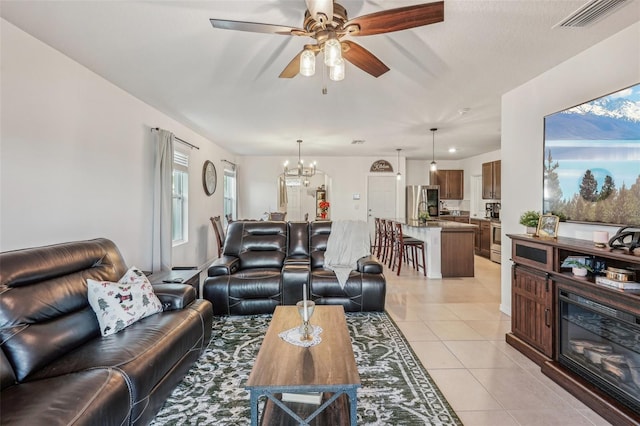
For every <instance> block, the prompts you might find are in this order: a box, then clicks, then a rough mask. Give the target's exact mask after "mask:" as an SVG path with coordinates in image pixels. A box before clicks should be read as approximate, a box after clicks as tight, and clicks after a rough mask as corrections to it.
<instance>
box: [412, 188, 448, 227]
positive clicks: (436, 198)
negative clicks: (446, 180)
mask: <svg viewBox="0 0 640 426" xmlns="http://www.w3.org/2000/svg"><path fill="white" fill-rule="evenodd" d="M406 200H407V220H418V214H419V213H420V212H423V211H427V212H429V216H431V217H438V215H439V214H440V186H439V185H408V186H407V197H406Z"/></svg>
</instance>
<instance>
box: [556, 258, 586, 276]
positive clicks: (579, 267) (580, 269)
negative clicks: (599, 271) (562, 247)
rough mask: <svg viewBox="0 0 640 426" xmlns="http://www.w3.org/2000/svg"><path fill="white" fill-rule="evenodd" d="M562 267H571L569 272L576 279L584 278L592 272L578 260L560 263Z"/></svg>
mask: <svg viewBox="0 0 640 426" xmlns="http://www.w3.org/2000/svg"><path fill="white" fill-rule="evenodd" d="M562 266H563V267H571V272H572V273H573V275H575V276H577V277H586V276H587V274H588V273H589V272H593V268H592V267H591V266H589V265H587V264H586V263H583V262H581V261H579V260H575V259H572V260H566V261H565V262H563V263H562Z"/></svg>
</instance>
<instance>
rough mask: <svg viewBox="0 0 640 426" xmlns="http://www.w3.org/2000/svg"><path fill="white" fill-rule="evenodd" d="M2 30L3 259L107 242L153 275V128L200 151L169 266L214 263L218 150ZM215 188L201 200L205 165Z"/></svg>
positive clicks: (29, 40) (31, 41)
mask: <svg viewBox="0 0 640 426" xmlns="http://www.w3.org/2000/svg"><path fill="white" fill-rule="evenodd" d="M0 24H1V25H0V27H1V43H2V44H1V49H0V50H1V55H2V56H1V60H2V62H1V66H2V69H1V73H2V81H1V105H2V114H1V120H2V121H1V130H0V140H1V143H2V144H1V146H0V149H1V156H0V177H1V182H0V194H1V200H0V201H1V203H0V250H2V251H6V250H12V249H19V248H25V247H33V246H39V245H45V244H54V243H60V242H65V241H73V240H81V239H89V238H96V237H106V238H109V239H111V240H113V241H114V242H115V243H116V244H117V245H118V247H119V248H120V250H121V252H122V254H123V256H124V258H125V260H126V262H127V263H128V264H129V265H136V266H138V267H140V268H142V269H149V268H150V266H151V226H152V224H151V218H152V210H151V208H152V193H153V189H152V188H153V184H152V172H153V150H152V145H151V143H152V135H151V131H150V128H151V127H162V128H165V129H167V130H170V131H172V132H174V133H175V134H176V136H178V137H180V138H181V139H184V140H187V141H189V142H190V143H192V144H194V145H197V146H199V147H200V150H195V149H194V150H191V151H190V160H191V167H190V179H189V198H190V212H189V225H190V226H189V243H188V244H185V245H183V246H180V247H177V248H175V249H174V262H173V263H174V265H176V266H178V265H180V266H185V265H192V266H201V265H202V264H205V263H207V262H208V260H210V259H212V258H214V257H215V255H216V253H217V252H216V244H215V242H214V235H213V230H212V228H211V225H210V224H209V217H210V216H213V215H216V214H221V213H222V189H221V188H222V174H223V172H222V170H223V163H221V162H220V159H221V158H226V159H229V160H232V161H233V159H234V158H233V157H231V156H230V155H229V153H228V152H225V151H223V150H221V149H220V148H219V147H217V146H216V145H215V144H213V143H211V142H209V141H208V140H206V139H204V138H203V137H201V136H199V135H198V134H196V133H194V132H193V131H191V130H190V129H188V128H187V127H185V126H183V125H181V124H180V123H178V122H176V121H175V120H172V119H170V118H169V117H167V116H166V115H164V114H162V113H160V112H159V111H157V110H155V109H154V108H151V107H150V106H149V105H147V104H145V103H143V102H141V101H140V100H138V99H137V98H134V97H133V96H131V95H130V94H128V93H126V92H124V91H123V90H121V89H119V88H118V87H116V86H114V85H113V84H111V83H109V82H108V81H106V80H105V79H103V78H102V77H100V76H98V75H96V74H94V73H93V72H91V71H90V70H88V69H87V68H85V67H83V66H82V65H80V64H78V63H77V62H74V61H73V60H71V59H70V58H68V57H66V56H64V55H62V54H60V53H59V52H58V51H56V50H54V49H52V48H50V47H49V46H47V45H45V44H43V43H42V42H40V41H38V40H36V39H35V38H33V37H32V36H30V35H28V34H26V33H24V32H23V31H22V30H20V29H18V28H17V27H15V26H14V25H12V24H10V23H9V22H7V21H5V20H2V21H1V23H0ZM207 159H209V160H212V161H213V162H214V164H215V166H216V168H217V170H218V178H219V181H218V189H217V190H216V192H215V194H214V195H213V196H212V197H207V196H206V195H205V194H204V191H203V189H202V183H201V182H202V165H203V163H204V161H205V160H207Z"/></svg>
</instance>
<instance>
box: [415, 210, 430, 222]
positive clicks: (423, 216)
mask: <svg viewBox="0 0 640 426" xmlns="http://www.w3.org/2000/svg"><path fill="white" fill-rule="evenodd" d="M418 219H419V220H420V223H426V222H427V221H428V220H429V219H431V216H430V215H429V212H428V211H426V210H423V211H421V212H420V213H418Z"/></svg>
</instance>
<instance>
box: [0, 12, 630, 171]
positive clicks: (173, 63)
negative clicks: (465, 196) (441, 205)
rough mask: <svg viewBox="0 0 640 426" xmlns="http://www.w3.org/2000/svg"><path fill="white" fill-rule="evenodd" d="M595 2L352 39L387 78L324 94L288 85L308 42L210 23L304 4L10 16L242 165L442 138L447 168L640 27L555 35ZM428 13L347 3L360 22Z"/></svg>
mask: <svg viewBox="0 0 640 426" xmlns="http://www.w3.org/2000/svg"><path fill="white" fill-rule="evenodd" d="M585 1H586V0H578V1H573V0H560V1H547V0H536V1H534V0H505V1H498V0H468V1H461V0H445V20H444V22H441V23H437V24H432V25H429V26H425V27H420V28H415V29H410V30H405V31H399V32H394V33H388V34H380V35H373V36H366V37H358V38H357V40H356V38H355V37H354V38H352V39H353V40H354V41H356V42H357V43H359V44H361V45H362V46H364V47H365V48H366V49H368V50H369V51H371V52H372V53H374V54H375V55H376V56H377V57H378V58H379V59H381V60H382V61H383V62H384V63H385V64H386V65H387V66H389V68H391V70H390V71H389V72H387V73H386V74H384V75H382V76H381V77H379V78H377V79H376V78H374V77H371V76H370V75H368V74H366V73H364V72H363V71H361V70H359V69H358V68H356V67H354V66H353V65H351V64H348V65H347V70H346V78H345V80H344V81H342V82H337V83H335V82H331V81H328V82H327V83H326V85H327V94H325V95H323V94H322V87H323V78H322V73H321V72H317V73H316V75H315V76H313V77H302V76H297V77H295V78H293V79H280V78H278V75H279V74H280V72H281V71H282V69H284V67H285V66H286V65H287V64H288V63H289V61H290V60H291V59H292V58H293V57H294V56H295V55H296V54H297V53H298V52H299V51H300V50H301V49H302V46H303V45H304V44H305V43H309V42H310V41H311V40H310V39H307V38H304V37H290V36H281V35H271V34H256V33H246V32H238V31H229V30H220V29H214V28H213V27H212V26H211V25H210V23H209V18H219V19H231V20H243V21H252V22H263V23H269V24H279V25H286V26H293V27H301V26H302V19H303V14H304V11H305V9H306V6H305V2H304V0H287V1H282V0H281V1H274V0H261V1H244V0H234V1H206V2H205V1H200V2H198V1H136V2H131V1H55V0H53V1H52V0H47V1H31V0H24V1H23V0H21V1H8V0H3V1H2V3H1V5H0V15H1V16H2V17H3V18H4V19H6V20H8V21H9V22H11V23H13V24H14V25H16V26H18V27H20V28H22V29H23V30H24V31H26V32H28V33H30V34H32V35H33V36H35V37H36V38H38V39H40V40H42V41H43V42H45V43H47V44H49V45H51V46H52V47H54V48H55V49H57V50H59V51H61V52H62V53H64V54H66V55H68V56H69V57H71V58H73V59H74V60H76V61H77V62H79V63H81V64H83V65H84V66H86V67H87V68H89V69H91V70H93V71H94V72H96V73H98V74H100V75H101V76H103V77H104V78H106V79H107V80H109V81H111V82H113V83H114V84H116V85H117V86H119V87H121V88H122V89H124V90H126V91H127V92H130V93H131V94H133V95H134V96H136V97H138V98H140V99H141V100H143V101H145V102H146V103H148V104H150V105H152V106H154V107H155V108H157V109H159V110H160V111H163V112H164V113H166V114H167V115H169V116H171V117H174V118H175V119H177V120H178V121H180V122H182V123H184V124H185V125H187V126H189V127H191V128H192V129H194V130H195V131H197V132H198V133H200V134H202V135H203V136H205V137H207V138H209V139H211V140H212V141H214V142H215V143H216V144H218V145H220V146H223V147H225V148H226V149H228V150H229V151H231V152H234V153H236V154H238V155H290V154H292V153H295V152H297V146H296V144H295V141H296V139H303V140H304V146H303V150H304V153H305V154H307V155H313V156H323V155H337V154H340V155H349V156H351V155H390V154H395V150H396V148H401V149H402V150H403V155H406V156H407V157H409V158H414V159H419V158H420V159H430V158H431V156H432V151H431V150H432V137H431V133H430V132H429V128H431V127H438V128H439V131H438V132H437V134H436V138H435V141H436V157H437V158H438V159H460V158H467V157H471V156H474V155H478V154H480V153H484V152H489V151H494V150H497V149H499V148H500V99H501V95H502V94H504V93H505V92H507V91H509V90H511V89H513V88H514V87H517V86H518V85H520V84H523V83H524V82H526V81H528V80H530V79H531V78H533V77H535V76H537V75H539V74H540V73H542V72H544V71H546V70H548V69H549V68H551V67H553V66H555V65H557V64H559V63H561V62H563V61H565V60H566V59H568V58H570V57H572V56H574V55H576V54H577V53H579V52H581V51H583V50H585V49H587V48H588V47H590V46H592V45H594V44H596V43H598V42H599V41H601V40H603V39H605V38H607V37H609V36H611V35H613V34H615V33H616V32H618V31H620V30H622V29H623V28H625V27H627V26H629V25H631V24H633V23H634V22H637V21H639V20H640V1H632V2H630V3H629V4H627V5H626V6H624V7H622V8H621V9H619V10H617V11H616V12H614V13H613V14H612V15H610V16H608V17H607V18H606V19H604V20H602V21H600V22H598V23H596V24H594V25H592V26H589V27H586V28H570V29H567V28H553V26H554V25H555V24H556V23H558V22H559V21H560V20H562V19H563V18H565V17H566V16H567V15H569V14H570V13H572V12H573V11H575V10H576V9H578V8H579V7H581V6H582V5H583V4H584V3H585ZM425 2H426V1H400V0H398V1H389V0H387V1H383V0H343V1H341V2H340V3H341V4H342V5H343V6H344V7H345V8H346V9H347V11H348V14H349V17H351V18H352V17H356V16H360V15H363V14H368V13H373V12H377V11H381V10H386V9H392V8H396V7H402V6H408V5H412V4H419V3H425ZM639 44H640V41H639ZM319 69H320V67H319V66H318V70H319ZM559 89H560V88H559ZM585 100H587V99H585ZM463 109H468V112H466V113H464V114H461V111H462V110H463ZM169 130H171V129H169ZM178 136H180V135H178ZM354 139H363V140H365V143H364V144H361V145H353V144H351V142H352V141H353V140H354ZM450 147H455V148H457V149H458V151H457V153H455V154H451V153H448V152H447V151H448V149H449V148H450Z"/></svg>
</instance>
